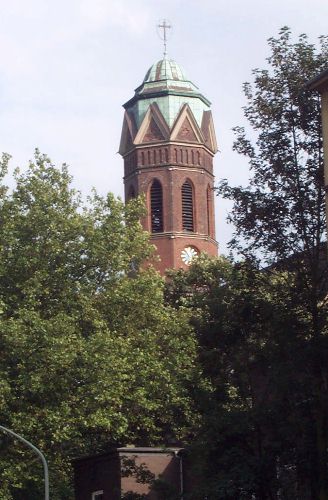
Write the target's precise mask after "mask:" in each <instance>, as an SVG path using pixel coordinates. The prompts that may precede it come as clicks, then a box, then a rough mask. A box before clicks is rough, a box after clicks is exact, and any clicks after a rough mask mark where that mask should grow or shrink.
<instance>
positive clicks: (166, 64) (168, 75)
mask: <svg viewBox="0 0 328 500" xmlns="http://www.w3.org/2000/svg"><path fill="white" fill-rule="evenodd" d="M158 80H182V81H186V80H188V78H187V77H186V74H185V72H184V70H183V69H182V68H181V66H179V64H177V63H176V62H175V61H173V60H172V59H166V58H165V59H161V60H160V61H158V62H157V63H155V64H153V65H152V66H151V67H150V68H149V70H148V71H147V73H146V76H145V78H144V81H143V83H148V82H155V81H158Z"/></svg>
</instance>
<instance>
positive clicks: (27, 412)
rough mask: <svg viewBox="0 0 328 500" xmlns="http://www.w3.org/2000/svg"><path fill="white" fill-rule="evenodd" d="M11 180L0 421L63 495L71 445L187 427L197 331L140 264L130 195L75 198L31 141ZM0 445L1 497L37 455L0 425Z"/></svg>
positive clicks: (142, 239) (38, 476)
mask: <svg viewBox="0 0 328 500" xmlns="http://www.w3.org/2000/svg"><path fill="white" fill-rule="evenodd" d="M8 160H9V158H8V156H6V155H4V156H3V158H2V163H1V172H2V177H1V178H2V180H3V178H4V176H5V174H6V172H7V163H8ZM14 180H15V186H14V188H13V189H12V190H8V189H7V188H6V187H5V185H4V184H2V185H1V190H0V221H1V223H0V304H1V316H0V332H1V333H0V353H1V354H0V386H1V391H0V413H1V423H2V424H3V425H5V426H6V427H9V428H11V429H12V430H14V431H16V432H18V433H19V434H21V435H23V436H24V437H25V438H26V439H28V440H30V441H31V442H33V444H35V445H36V446H38V447H39V448H40V449H41V450H42V451H43V452H44V454H45V455H46V457H47V459H48V461H49V466H50V477H51V491H52V495H51V496H52V498H54V499H56V498H58V499H60V500H63V499H64V498H72V492H71V487H70V479H71V478H70V469H71V467H70V460H71V459H72V458H73V457H76V456H78V455H80V454H90V453H95V452H97V451H99V450H105V449H106V448H107V447H109V446H112V445H116V444H127V443H136V444H138V443H142V444H143V445H147V444H153V443H159V442H161V443H163V442H164V443H165V442H172V440H178V439H182V438H184V437H185V436H186V435H188V433H189V432H190V429H191V427H192V425H193V424H194V423H195V421H196V420H197V415H196V412H195V411H194V408H193V403H192V401H191V398H190V395H189V386H191V385H193V384H197V383H198V382H197V380H198V378H199V373H198V369H197V368H196V362H195V340H194V337H193V334H192V331H191V328H190V327H189V326H188V321H187V320H188V318H187V314H186V313H185V314H183V313H182V314H181V313H177V312H176V311H175V310H174V309H172V308H171V307H170V306H164V304H163V281H162V279H161V277H160V276H159V275H158V274H157V273H156V272H155V271H153V270H152V268H151V267H146V266H144V267H143V268H142V263H143V262H145V261H146V260H149V259H151V256H152V252H153V249H152V247H151V246H150V245H149V243H148V234H147V233H145V232H143V231H142V228H141V225H140V223H139V219H140V215H141V213H142V212H143V210H144V208H143V204H142V201H140V200H134V201H133V202H131V203H129V204H128V205H126V206H125V205H124V204H123V203H122V202H121V201H120V200H116V199H115V198H114V197H113V196H112V195H108V196H107V197H101V196H99V195H98V194H97V193H95V192H94V193H93V194H92V195H91V196H90V198H89V199H88V202H87V203H83V201H82V200H81V196H80V195H79V193H77V192H76V191H75V190H74V189H72V187H71V177H70V175H69V173H68V170H67V167H66V166H65V165H64V166H63V167H62V168H61V169H57V168H55V166H54V165H52V164H51V162H50V160H49V159H48V158H47V157H46V156H45V155H42V154H40V153H39V152H38V151H37V152H36V155H35V160H34V162H31V163H30V165H29V167H28V169H27V170H26V171H24V172H23V173H21V172H19V171H18V170H17V171H16V172H15V174H14ZM0 447H1V454H0V476H1V481H0V497H1V498H2V499H3V500H7V499H8V500H9V499H24V500H26V499H29V498H30V499H35V498H37V497H38V495H40V497H41V495H42V493H41V492H42V471H41V467H39V465H38V464H37V463H36V461H35V457H34V456H33V455H32V454H31V453H30V452H29V451H27V450H26V449H24V448H23V447H22V446H21V445H20V444H19V443H14V442H12V440H11V439H8V438H7V437H5V436H4V437H3V439H2V440H1V442H0Z"/></svg>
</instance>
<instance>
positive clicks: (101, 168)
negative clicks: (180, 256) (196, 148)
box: [0, 0, 328, 253]
mask: <svg viewBox="0 0 328 500" xmlns="http://www.w3.org/2000/svg"><path fill="white" fill-rule="evenodd" d="M163 18H165V19H168V20H169V21H170V22H171V24H172V26H173V29H172V32H171V34H170V37H169V41H168V57H170V58H172V59H174V60H176V61H177V62H178V63H179V64H180V65H181V66H182V67H183V68H184V69H185V71H186V73H187V75H188V77H189V79H190V80H191V81H192V82H193V83H194V84H196V85H197V86H198V87H199V89H200V91H201V93H202V94H203V95H205V96H206V97H207V98H208V99H209V100H210V101H211V102H212V113H213V116H214V122H215V127H216V135H217V140H218V145H219V150H220V152H219V153H218V154H217V155H216V157H215V175H216V182H218V181H219V180H220V179H222V178H227V179H228V180H229V181H230V182H231V183H232V184H243V185H245V184H247V179H248V177H249V170H248V165H247V161H246V159H245V158H243V157H240V156H239V155H237V153H234V152H233V151H232V144H233V132H232V127H234V126H236V125H246V122H245V120H244V117H243V112H242V107H243V105H245V98H244V96H243V92H242V84H243V82H245V81H251V80H252V73H251V70H252V69H254V68H262V67H265V64H266V57H267V56H268V55H269V51H268V45H267V39H268V38H270V37H272V36H274V37H275V36H278V33H279V29H280V28H281V27H283V26H286V25H287V26H289V27H290V28H291V29H292V31H293V33H294V35H295V40H296V38H297V36H298V35H299V34H301V33H307V34H308V36H309V39H310V41H311V42H313V43H315V42H316V40H317V38H318V37H319V36H320V35H325V34H327V19H328V1H327V0H311V2H310V1H309V0H274V1H273V0H248V1H247V2H245V1H243V0H229V1H228V0H202V1H199V0H198V1H196V0H165V1H163V0H56V1H55V0H29V1H27V0H10V1H8V0H0V152H1V151H3V152H6V153H9V154H11V155H12V160H11V166H12V168H14V167H16V166H20V167H21V168H24V167H25V166H26V165H27V164H28V161H29V160H31V159H32V158H33V152H34V149H35V148H36V147H37V148H39V149H40V150H41V152H43V153H46V154H47V155H48V156H49V157H50V158H51V159H52V161H53V162H54V163H55V164H56V165H58V166H59V165H61V164H62V163H64V162H65V163H67V164H68V165H69V170H70V172H71V174H72V175H73V177H74V186H75V187H76V188H77V189H79V190H81V191H82V193H83V194H85V195H87V194H88V193H89V192H90V189H91V188H92V187H95V188H96V189H97V190H98V192H99V193H101V194H106V193H107V192H108V191H111V192H113V193H114V194H115V195H117V196H121V197H122V196H123V179H122V177H123V161H122V159H121V157H120V155H119V154H118V153H117V151H118V147H119V141H120V134H121V127H122V121H123V108H122V104H123V103H125V102H126V101H127V100H128V99H130V98H131V97H132V96H133V94H134V89H135V88H136V87H137V86H138V85H140V83H141V82H142V80H143V78H144V76H145V74H146V71H147V70H148V68H149V67H150V66H151V65H152V64H153V63H154V62H156V61H157V60H159V59H161V58H162V52H163V47H162V41H161V39H160V38H159V36H158V34H157V32H156V25H157V24H158V22H159V20H160V19H163ZM230 209H231V206H230V204H229V203H227V202H224V201H222V200H220V199H218V198H217V199H216V227H217V240H218V242H219V245H220V250H221V253H226V252H227V249H226V244H227V242H228V240H229V239H230V237H231V235H232V231H233V227H232V226H230V225H227V223H226V216H227V213H228V212H229V210H230Z"/></svg>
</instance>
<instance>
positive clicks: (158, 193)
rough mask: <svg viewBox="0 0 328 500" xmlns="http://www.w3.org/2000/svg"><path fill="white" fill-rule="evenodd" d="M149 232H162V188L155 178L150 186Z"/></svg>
mask: <svg viewBox="0 0 328 500" xmlns="http://www.w3.org/2000/svg"><path fill="white" fill-rule="evenodd" d="M150 216H151V232H152V233H162V232H163V189H162V184H161V183H160V182H159V180H157V179H155V180H154V181H153V183H152V185H151V188H150Z"/></svg>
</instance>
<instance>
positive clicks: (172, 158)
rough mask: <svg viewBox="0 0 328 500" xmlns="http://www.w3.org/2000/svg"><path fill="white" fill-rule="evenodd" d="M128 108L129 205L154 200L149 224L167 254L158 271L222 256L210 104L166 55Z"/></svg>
mask: <svg viewBox="0 0 328 500" xmlns="http://www.w3.org/2000/svg"><path fill="white" fill-rule="evenodd" d="M124 108H125V115H124V121H123V129H122V136H121V144H120V149H119V153H120V154H121V155H122V157H123V158H124V186H125V200H126V201H128V200H129V199H131V198H133V197H135V196H138V195H139V194H144V195H145V197H146V203H147V210H148V215H147V217H145V218H144V220H143V221H142V224H143V227H144V229H145V230H147V231H149V232H150V233H151V242H152V243H153V244H154V245H155V246H156V248H157V252H158V254H159V256H160V259H161V261H160V262H159V263H158V264H157V268H158V270H159V271H160V272H161V273H162V274H164V273H165V270H166V269H171V268H175V269H178V268H186V267H187V266H188V265H190V262H191V261H192V259H193V258H194V257H195V256H197V255H198V254H199V253H200V252H206V253H207V254H209V255H212V256H216V255H217V243H216V241H215V223H214V194H213V180H214V178H213V157H214V155H215V153H216V151H217V144H216V138H215V131H214V125H213V120H212V114H211V111H210V102H209V101H208V100H207V99H206V98H205V97H204V96H203V95H202V94H201V93H200V92H199V90H198V88H197V87H196V86H195V85H194V84H193V83H192V82H191V81H190V80H188V78H187V76H186V75H185V72H184V71H183V69H182V68H181V67H180V66H179V65H178V64H177V63H176V62H175V61H172V60H170V59H167V58H166V57H165V56H164V58H163V59H162V60H160V61H158V62H157V63H155V64H153V66H152V67H151V68H150V69H149V70H148V71H147V73H146V76H145V78H144V80H143V82H142V84H141V85H140V86H139V87H138V88H137V89H136V90H135V95H134V97H132V99H130V100H129V101H128V102H127V103H125V104H124Z"/></svg>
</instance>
